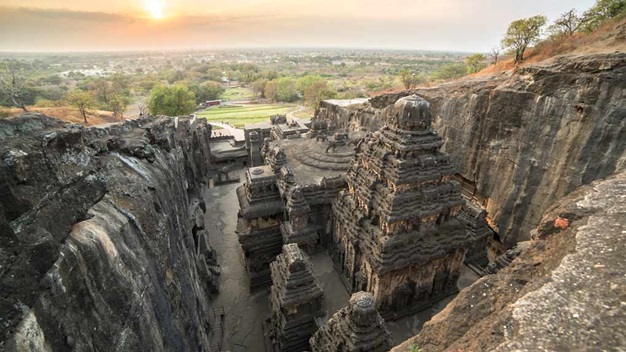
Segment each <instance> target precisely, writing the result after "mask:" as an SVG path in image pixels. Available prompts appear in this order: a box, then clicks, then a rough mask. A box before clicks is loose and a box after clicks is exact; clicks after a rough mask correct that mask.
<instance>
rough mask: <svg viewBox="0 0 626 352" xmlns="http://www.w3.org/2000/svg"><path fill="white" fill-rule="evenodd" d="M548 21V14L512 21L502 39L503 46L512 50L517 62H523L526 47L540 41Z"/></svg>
mask: <svg viewBox="0 0 626 352" xmlns="http://www.w3.org/2000/svg"><path fill="white" fill-rule="evenodd" d="M547 21H548V19H547V18H546V16H543V15H538V16H533V17H529V18H522V19H520V20H517V21H513V22H511V24H510V25H509V28H508V29H507V31H506V35H505V36H504V39H502V46H504V47H505V48H509V49H510V50H511V52H512V53H513V54H514V55H515V62H522V61H523V60H524V52H525V51H526V48H528V46H529V45H531V44H534V43H537V42H538V41H539V38H540V36H541V28H542V27H543V26H544V25H545V24H546V22H547Z"/></svg>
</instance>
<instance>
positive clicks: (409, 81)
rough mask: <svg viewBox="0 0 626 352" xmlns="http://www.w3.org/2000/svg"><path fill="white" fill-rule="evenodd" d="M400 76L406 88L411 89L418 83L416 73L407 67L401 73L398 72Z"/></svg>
mask: <svg viewBox="0 0 626 352" xmlns="http://www.w3.org/2000/svg"><path fill="white" fill-rule="evenodd" d="M398 76H399V77H400V80H401V81H402V84H404V88H406V89H411V86H413V85H415V84H417V78H416V75H415V73H413V72H411V71H409V70H408V69H406V68H404V69H402V70H401V71H400V73H398Z"/></svg>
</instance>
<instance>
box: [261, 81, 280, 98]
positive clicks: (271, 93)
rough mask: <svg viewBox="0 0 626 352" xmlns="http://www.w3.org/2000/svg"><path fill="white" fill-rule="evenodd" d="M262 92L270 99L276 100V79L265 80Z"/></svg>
mask: <svg viewBox="0 0 626 352" xmlns="http://www.w3.org/2000/svg"><path fill="white" fill-rule="evenodd" d="M263 94H264V95H265V97H266V98H267V99H269V100H270V101H278V82H277V81H276V80H271V81H269V82H267V84H266V85H265V90H264V93H263Z"/></svg>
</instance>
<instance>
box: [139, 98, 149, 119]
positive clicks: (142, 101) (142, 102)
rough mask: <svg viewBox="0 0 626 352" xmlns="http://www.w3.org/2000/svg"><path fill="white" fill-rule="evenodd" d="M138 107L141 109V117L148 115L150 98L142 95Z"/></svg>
mask: <svg viewBox="0 0 626 352" xmlns="http://www.w3.org/2000/svg"><path fill="white" fill-rule="evenodd" d="M137 108H138V109H139V117H141V116H145V115H148V98H147V97H146V96H140V97H139V98H138V99H137Z"/></svg>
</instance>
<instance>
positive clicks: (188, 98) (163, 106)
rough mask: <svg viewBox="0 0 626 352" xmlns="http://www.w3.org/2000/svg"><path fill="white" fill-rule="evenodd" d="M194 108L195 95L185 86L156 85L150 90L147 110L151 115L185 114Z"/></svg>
mask: <svg viewBox="0 0 626 352" xmlns="http://www.w3.org/2000/svg"><path fill="white" fill-rule="evenodd" d="M195 109H196V96H195V95H194V94H193V92H192V91H190V90H189V88H187V87H186V86H183V85H180V84H175V85H173V86H170V87H166V86H157V87H154V88H153V89H152V91H151V92H150V101H149V102H148V110H150V114H152V115H167V116H179V115H187V114H190V113H192V112H194V110H195Z"/></svg>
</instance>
